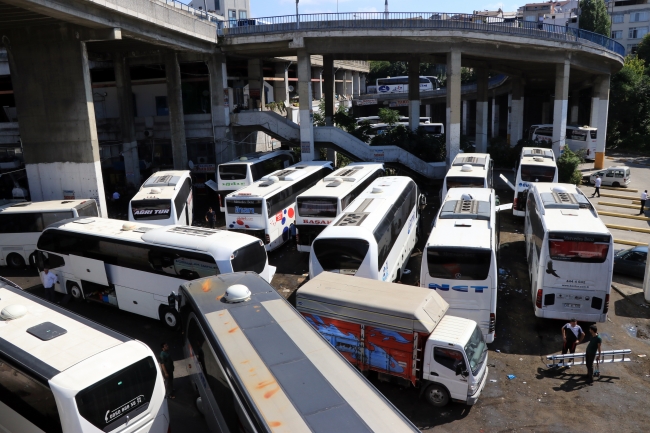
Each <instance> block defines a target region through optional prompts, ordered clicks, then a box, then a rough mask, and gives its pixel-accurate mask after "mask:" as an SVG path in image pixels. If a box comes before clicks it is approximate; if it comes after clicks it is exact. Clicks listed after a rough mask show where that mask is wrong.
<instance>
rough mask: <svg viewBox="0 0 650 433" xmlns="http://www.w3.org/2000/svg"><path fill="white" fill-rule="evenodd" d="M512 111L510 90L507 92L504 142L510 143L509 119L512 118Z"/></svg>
mask: <svg viewBox="0 0 650 433" xmlns="http://www.w3.org/2000/svg"><path fill="white" fill-rule="evenodd" d="M510 113H512V90H511V91H510V92H508V112H507V115H508V123H507V127H506V142H507V143H508V144H510V133H511V127H510V120H511V119H512V116H511V115H510Z"/></svg>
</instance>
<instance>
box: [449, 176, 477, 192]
mask: <svg viewBox="0 0 650 433" xmlns="http://www.w3.org/2000/svg"><path fill="white" fill-rule="evenodd" d="M446 182H447V189H449V188H463V187H464V188H484V187H485V179H483V178H482V177H461V176H451V177H448V178H447V179H446Z"/></svg>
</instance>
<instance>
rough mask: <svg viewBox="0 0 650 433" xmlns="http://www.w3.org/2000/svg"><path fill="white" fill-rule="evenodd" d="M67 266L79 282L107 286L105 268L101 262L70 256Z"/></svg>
mask: <svg viewBox="0 0 650 433" xmlns="http://www.w3.org/2000/svg"><path fill="white" fill-rule="evenodd" d="M68 265H69V266H70V269H71V270H72V272H73V273H74V275H75V276H76V277H77V278H79V279H80V280H84V281H89V282H91V283H96V284H101V285H102V286H108V278H107V276H106V267H105V266H104V262H103V261H101V260H94V259H89V258H87V257H80V256H75V255H72V254H70V255H69V256H68Z"/></svg>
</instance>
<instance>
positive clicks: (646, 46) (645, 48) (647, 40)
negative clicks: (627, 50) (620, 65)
mask: <svg viewBox="0 0 650 433" xmlns="http://www.w3.org/2000/svg"><path fill="white" fill-rule="evenodd" d="M636 55H637V57H638V58H639V59H641V60H643V61H644V62H645V64H646V65H650V33H647V34H646V35H645V36H644V37H643V39H641V42H640V43H639V46H638V47H637V48H636Z"/></svg>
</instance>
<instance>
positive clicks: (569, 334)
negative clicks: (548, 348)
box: [562, 318, 585, 368]
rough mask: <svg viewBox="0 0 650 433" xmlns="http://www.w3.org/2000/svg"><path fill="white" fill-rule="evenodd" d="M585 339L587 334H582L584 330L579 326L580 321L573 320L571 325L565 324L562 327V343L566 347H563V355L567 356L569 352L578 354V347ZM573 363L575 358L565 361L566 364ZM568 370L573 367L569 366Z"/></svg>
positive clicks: (570, 321) (570, 322)
mask: <svg viewBox="0 0 650 433" xmlns="http://www.w3.org/2000/svg"><path fill="white" fill-rule="evenodd" d="M584 338H585V333H584V332H582V328H581V327H580V325H578V321H577V320H576V319H575V318H571V320H569V323H567V324H565V325H564V326H563V327H562V341H563V342H564V345H563V346H562V355H566V354H567V352H571V353H576V346H577V345H578V344H579V343H580V342H582V340H583V339H584ZM568 362H573V358H571V359H569V360H565V361H564V363H565V364H567V363H568ZM567 368H571V366H569V365H567Z"/></svg>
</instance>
